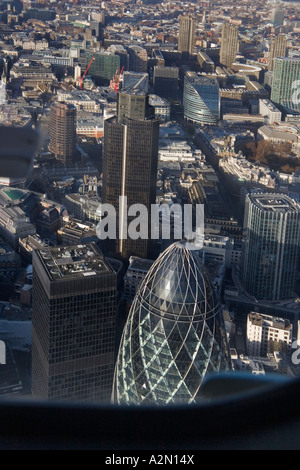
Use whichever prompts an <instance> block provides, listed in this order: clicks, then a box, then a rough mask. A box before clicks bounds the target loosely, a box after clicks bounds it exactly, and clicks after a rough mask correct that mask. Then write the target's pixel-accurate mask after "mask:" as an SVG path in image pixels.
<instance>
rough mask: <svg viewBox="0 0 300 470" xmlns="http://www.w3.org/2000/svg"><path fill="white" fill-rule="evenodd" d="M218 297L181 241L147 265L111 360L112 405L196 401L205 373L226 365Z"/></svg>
mask: <svg viewBox="0 0 300 470" xmlns="http://www.w3.org/2000/svg"><path fill="white" fill-rule="evenodd" d="M231 368H232V366H231V359H230V353H229V347H228V342H227V336H226V330H225V327H224V322H223V319H222V312H221V309H220V304H219V299H218V297H217V295H216V293H215V291H214V287H213V285H212V282H211V280H210V278H209V276H208V274H207V271H206V268H205V267H204V265H203V264H202V262H201V261H200V258H199V256H198V255H197V253H196V252H195V251H193V250H189V249H188V247H187V246H186V244H185V243H184V242H176V243H174V244H173V245H171V246H170V247H169V248H167V249H166V250H165V251H164V252H163V253H162V254H161V255H160V256H159V258H158V259H157V260H156V261H155V262H154V263H153V264H152V266H151V268H150V269H149V271H148V273H147V275H146V277H145V278H144V280H143V281H142V283H141V284H140V286H139V289H138V291H137V294H136V296H135V298H134V301H133V304H132V307H131V309H130V312H129V316H128V320H127V323H126V325H125V328H124V332H123V337H122V339H121V344H120V349H119V354H118V358H117V363H116V370H115V379H114V387H113V388H114V390H113V400H114V401H115V402H116V403H118V404H136V405H140V404H149V403H154V404H157V405H167V404H174V403H196V402H197V401H198V399H199V396H200V394H201V385H202V383H203V380H204V378H205V376H207V375H208V374H216V373H219V372H226V371H229V370H231Z"/></svg>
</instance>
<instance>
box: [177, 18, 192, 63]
mask: <svg viewBox="0 0 300 470" xmlns="http://www.w3.org/2000/svg"><path fill="white" fill-rule="evenodd" d="M195 31H196V22H195V19H194V18H193V17H192V16H188V15H180V17H179V35H178V51H179V52H181V53H182V56H183V58H185V59H189V58H190V57H191V56H192V55H193V52H194V45H195Z"/></svg>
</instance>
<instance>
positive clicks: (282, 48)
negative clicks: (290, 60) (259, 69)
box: [268, 33, 288, 71]
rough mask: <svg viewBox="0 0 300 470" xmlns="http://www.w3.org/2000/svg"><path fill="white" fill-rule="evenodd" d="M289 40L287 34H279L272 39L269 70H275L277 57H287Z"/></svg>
mask: <svg viewBox="0 0 300 470" xmlns="http://www.w3.org/2000/svg"><path fill="white" fill-rule="evenodd" d="M287 52H288V51H287V38H286V35H285V34H282V33H281V34H278V35H277V36H274V37H273V38H272V39H271V43H270V57H269V65H268V69H269V70H271V71H272V70H274V59H275V57H287Z"/></svg>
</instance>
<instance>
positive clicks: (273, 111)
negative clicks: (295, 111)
mask: <svg viewBox="0 0 300 470" xmlns="http://www.w3.org/2000/svg"><path fill="white" fill-rule="evenodd" d="M259 114H260V115H261V116H266V117H267V119H268V124H273V123H274V122H281V118H282V113H281V111H280V110H279V109H278V108H276V106H275V105H274V104H273V103H272V102H271V101H270V100H267V99H261V100H259Z"/></svg>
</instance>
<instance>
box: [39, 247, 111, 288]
mask: <svg viewBox="0 0 300 470" xmlns="http://www.w3.org/2000/svg"><path fill="white" fill-rule="evenodd" d="M39 256H40V258H41V260H42V262H43V264H44V267H45V270H46V271H47V274H48V276H49V278H50V279H51V280H60V279H72V278H73V279H74V278H85V277H89V276H99V275H101V274H107V273H109V272H112V268H111V266H110V265H109V264H108V263H107V262H106V261H105V258H104V257H103V255H102V253H101V251H100V250H99V249H98V247H97V245H96V244H95V243H88V244H84V245H72V246H57V247H50V248H43V249H42V250H39Z"/></svg>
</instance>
